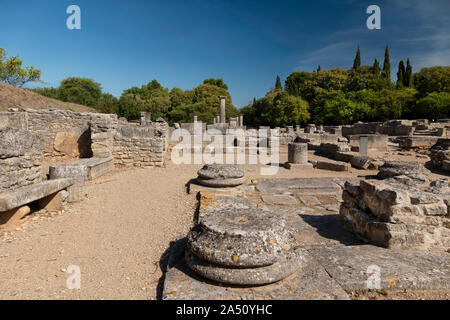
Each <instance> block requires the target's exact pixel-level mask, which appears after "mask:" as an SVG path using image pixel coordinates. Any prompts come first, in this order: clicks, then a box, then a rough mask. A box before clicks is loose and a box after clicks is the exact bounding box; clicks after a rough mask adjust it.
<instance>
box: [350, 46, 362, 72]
mask: <svg viewBox="0 0 450 320" xmlns="http://www.w3.org/2000/svg"><path fill="white" fill-rule="evenodd" d="M360 66H361V52H360V50H359V46H358V49H357V50H356V56H355V60H353V68H352V69H353V70H355V71H357V70H359V67H360Z"/></svg>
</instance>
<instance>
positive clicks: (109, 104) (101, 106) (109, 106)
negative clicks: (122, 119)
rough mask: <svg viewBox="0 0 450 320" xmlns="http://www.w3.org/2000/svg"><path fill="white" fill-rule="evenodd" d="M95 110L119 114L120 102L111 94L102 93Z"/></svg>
mask: <svg viewBox="0 0 450 320" xmlns="http://www.w3.org/2000/svg"><path fill="white" fill-rule="evenodd" d="M95 109H96V110H98V111H100V112H103V113H114V114H118V113H119V100H118V99H117V98H116V97H114V96H113V95H112V94H109V93H102V95H101V96H100V99H99V100H98V102H97V105H96V106H95Z"/></svg>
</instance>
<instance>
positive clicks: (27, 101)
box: [0, 82, 96, 112]
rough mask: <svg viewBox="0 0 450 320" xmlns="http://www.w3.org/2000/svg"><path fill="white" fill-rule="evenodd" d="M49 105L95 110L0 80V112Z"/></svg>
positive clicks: (80, 110) (42, 107) (72, 109)
mask: <svg viewBox="0 0 450 320" xmlns="http://www.w3.org/2000/svg"><path fill="white" fill-rule="evenodd" d="M50 107H51V108H56V109H65V110H71V111H76V112H96V110H95V109H93V108H91V107H86V106H83V105H80V104H76V103H69V102H62V101H59V100H55V99H51V98H47V97H44V96H41V95H40V94H37V93H35V92H33V91H30V90H27V89H22V88H18V87H15V86H12V85H9V84H5V83H2V82H0V112H2V111H6V110H7V109H8V108H30V109H46V108H50Z"/></svg>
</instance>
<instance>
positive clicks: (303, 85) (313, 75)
mask: <svg viewBox="0 0 450 320" xmlns="http://www.w3.org/2000/svg"><path fill="white" fill-rule="evenodd" d="M390 73H391V64H390V57H389V48H388V47H387V46H386V50H385V57H384V62H383V68H382V69H380V63H379V62H378V60H377V59H375V60H374V63H373V65H372V66H367V65H361V52H360V48H359V47H358V49H357V52H356V56H355V59H354V61H353V66H352V68H351V69H350V70H346V69H343V68H333V69H330V70H323V69H322V68H320V66H319V68H318V69H317V70H316V71H313V72H306V71H301V72H297V71H295V72H293V73H291V74H290V75H289V76H288V77H287V78H286V81H285V85H284V90H282V88H281V85H280V84H279V77H278V76H277V79H276V84H275V89H271V90H270V91H269V92H268V93H267V94H266V96H265V97H263V98H261V99H254V100H253V102H252V103H250V104H249V105H248V106H246V107H244V108H243V109H242V112H243V114H244V116H245V117H244V119H245V122H246V123H247V124H249V125H271V126H284V125H293V124H304V123H306V122H307V121H308V122H313V123H316V124H330V125H331V124H334V125H340V124H351V123H354V122H356V121H387V120H389V119H399V118H410V119H413V118H428V119H430V120H436V119H442V118H450V101H449V96H450V66H446V67H439V66H438V67H430V68H423V69H422V70H421V71H420V72H418V73H413V67H412V65H411V61H410V60H409V58H408V59H407V62H406V66H405V63H404V61H403V60H402V61H400V63H399V67H398V72H397V83H396V84H394V83H392V82H391V79H390ZM274 95H275V96H276V97H278V98H277V99H274ZM293 98H295V99H297V100H296V103H293V101H294V100H293ZM293 105H295V107H293Z"/></svg>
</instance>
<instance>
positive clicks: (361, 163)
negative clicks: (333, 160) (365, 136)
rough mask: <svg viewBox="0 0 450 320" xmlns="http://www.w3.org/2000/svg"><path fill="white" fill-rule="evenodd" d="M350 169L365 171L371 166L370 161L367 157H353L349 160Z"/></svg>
mask: <svg viewBox="0 0 450 320" xmlns="http://www.w3.org/2000/svg"><path fill="white" fill-rule="evenodd" d="M350 164H351V165H352V167H355V168H357V169H363V170H367V169H369V166H370V164H371V160H370V159H369V158H368V157H361V156H355V157H353V158H352V159H351V160H350Z"/></svg>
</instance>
